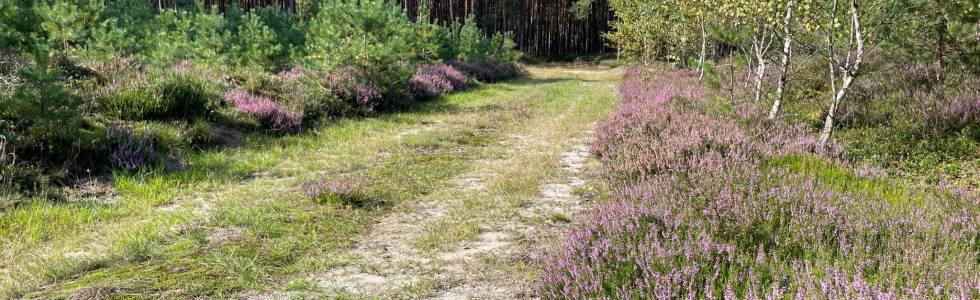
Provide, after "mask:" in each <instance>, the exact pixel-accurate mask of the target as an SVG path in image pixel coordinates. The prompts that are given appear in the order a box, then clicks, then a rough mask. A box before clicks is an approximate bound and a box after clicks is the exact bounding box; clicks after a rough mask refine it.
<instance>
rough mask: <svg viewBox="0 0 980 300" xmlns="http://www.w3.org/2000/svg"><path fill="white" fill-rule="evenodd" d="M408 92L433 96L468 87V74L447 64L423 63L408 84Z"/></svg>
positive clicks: (421, 95)
mask: <svg viewBox="0 0 980 300" xmlns="http://www.w3.org/2000/svg"><path fill="white" fill-rule="evenodd" d="M407 89H408V94H410V95H413V96H415V97H422V98H431V97H435V96H438V95H440V94H446V93H452V92H456V91H461V90H463V89H466V76H464V75H463V74H462V73H460V72H459V71H457V70H456V69H455V68H453V67H452V66H449V65H445V64H436V65H422V66H420V67H419V69H418V71H416V72H415V75H414V76H412V78H411V79H409V81H408V84H407Z"/></svg>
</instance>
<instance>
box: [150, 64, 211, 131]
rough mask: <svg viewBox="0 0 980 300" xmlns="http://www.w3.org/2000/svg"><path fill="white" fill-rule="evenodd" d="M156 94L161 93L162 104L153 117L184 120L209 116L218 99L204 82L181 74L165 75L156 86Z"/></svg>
mask: <svg viewBox="0 0 980 300" xmlns="http://www.w3.org/2000/svg"><path fill="white" fill-rule="evenodd" d="M156 93H159V97H160V100H159V101H160V103H161V104H160V106H159V110H158V111H156V112H155V114H154V115H151V117H160V118H179V119H184V120H189V119H194V118H200V117H204V116H207V115H208V114H209V112H210V110H211V106H212V105H213V100H214V99H216V98H217V95H215V93H214V91H213V90H212V89H211V88H210V87H208V86H207V84H206V83H205V82H204V81H203V80H201V79H199V78H197V77H196V76H195V75H191V74H180V73H173V74H169V75H165V77H164V78H163V79H161V80H160V81H159V82H158V83H157V84H156Z"/></svg>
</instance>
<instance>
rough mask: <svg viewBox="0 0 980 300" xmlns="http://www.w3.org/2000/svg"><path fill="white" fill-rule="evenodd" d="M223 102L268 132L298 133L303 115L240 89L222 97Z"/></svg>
mask: <svg viewBox="0 0 980 300" xmlns="http://www.w3.org/2000/svg"><path fill="white" fill-rule="evenodd" d="M224 98H225V102H227V103H229V104H231V105H233V106H234V107H235V108H236V109H238V111H240V112H242V113H245V114H247V115H250V116H252V117H254V118H256V119H258V120H259V121H260V122H262V124H263V125H264V126H265V127H266V128H267V129H269V130H271V131H273V132H275V133H279V134H293V133H298V132H299V131H300V127H301V125H302V122H303V113H302V112H296V111H291V110H289V109H286V108H284V107H282V106H281V105H280V104H279V103H276V102H275V101H273V100H271V99H269V98H266V97H263V96H259V95H255V94H252V93H249V92H247V91H245V90H242V89H233V90H231V91H228V93H226V94H225V96H224Z"/></svg>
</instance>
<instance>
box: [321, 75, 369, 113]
mask: <svg viewBox="0 0 980 300" xmlns="http://www.w3.org/2000/svg"><path fill="white" fill-rule="evenodd" d="M322 78H324V79H325V81H326V82H325V84H324V86H325V87H326V88H327V89H329V90H330V91H331V92H332V93H333V94H334V95H336V96H337V97H338V98H340V99H342V100H343V101H345V102H346V103H347V104H348V105H350V106H352V107H355V108H358V109H363V110H371V109H373V108H375V107H376V106H378V105H381V104H382V101H383V100H384V99H383V95H382V92H381V88H379V87H378V84H377V83H376V82H375V81H374V80H372V79H371V78H370V77H369V76H368V75H367V74H365V73H363V72H359V71H356V70H354V69H351V68H342V69H338V70H334V71H330V72H327V73H326V74H324V76H323V77H322Z"/></svg>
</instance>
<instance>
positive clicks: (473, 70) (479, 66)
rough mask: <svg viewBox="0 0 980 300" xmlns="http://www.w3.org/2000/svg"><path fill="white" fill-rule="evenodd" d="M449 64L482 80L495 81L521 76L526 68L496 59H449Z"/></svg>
mask: <svg viewBox="0 0 980 300" xmlns="http://www.w3.org/2000/svg"><path fill="white" fill-rule="evenodd" d="M449 65H450V66H452V67H453V68H456V69H457V70H460V71H462V72H463V73H466V74H468V75H470V76H472V77H473V78H475V79H477V80H479V81H483V82H497V81H501V80H506V79H511V78H515V77H519V76H523V75H524V74H526V73H527V71H526V70H524V69H523V68H521V67H520V66H518V65H516V64H511V63H503V62H500V61H496V60H473V61H459V60H457V61H451V62H449Z"/></svg>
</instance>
